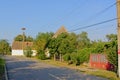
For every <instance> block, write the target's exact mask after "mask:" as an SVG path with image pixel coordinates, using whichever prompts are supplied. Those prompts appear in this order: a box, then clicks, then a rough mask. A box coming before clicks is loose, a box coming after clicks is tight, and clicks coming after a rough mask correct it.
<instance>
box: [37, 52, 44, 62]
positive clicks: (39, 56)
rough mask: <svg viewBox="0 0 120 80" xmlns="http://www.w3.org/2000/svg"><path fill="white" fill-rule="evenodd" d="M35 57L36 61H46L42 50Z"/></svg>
mask: <svg viewBox="0 0 120 80" xmlns="http://www.w3.org/2000/svg"><path fill="white" fill-rule="evenodd" d="M37 57H38V59H41V60H45V59H46V56H45V52H44V51H43V50H39V51H38V54H37Z"/></svg>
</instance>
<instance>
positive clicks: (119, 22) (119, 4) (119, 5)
mask: <svg viewBox="0 0 120 80" xmlns="http://www.w3.org/2000/svg"><path fill="white" fill-rule="evenodd" d="M117 26H118V36H117V37H118V77H120V0H117Z"/></svg>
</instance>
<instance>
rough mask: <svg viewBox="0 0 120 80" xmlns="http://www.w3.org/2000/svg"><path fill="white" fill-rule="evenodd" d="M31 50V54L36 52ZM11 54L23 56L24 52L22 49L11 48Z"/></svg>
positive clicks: (34, 54)
mask: <svg viewBox="0 0 120 80" xmlns="http://www.w3.org/2000/svg"><path fill="white" fill-rule="evenodd" d="M32 51H33V54H32V56H36V54H37V52H36V50H32ZM12 55H14V56H24V52H23V50H12Z"/></svg>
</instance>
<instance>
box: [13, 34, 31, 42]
mask: <svg viewBox="0 0 120 80" xmlns="http://www.w3.org/2000/svg"><path fill="white" fill-rule="evenodd" d="M23 37H24V41H29V42H32V41H33V38H32V37H31V36H28V37H27V36H26V35H17V36H16V37H15V38H14V41H23Z"/></svg>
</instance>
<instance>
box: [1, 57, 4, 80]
mask: <svg viewBox="0 0 120 80" xmlns="http://www.w3.org/2000/svg"><path fill="white" fill-rule="evenodd" d="M4 65H5V61H4V60H3V59H1V58H0V80H2V79H3V77H4V72H5V71H4V70H5V66H4Z"/></svg>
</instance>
